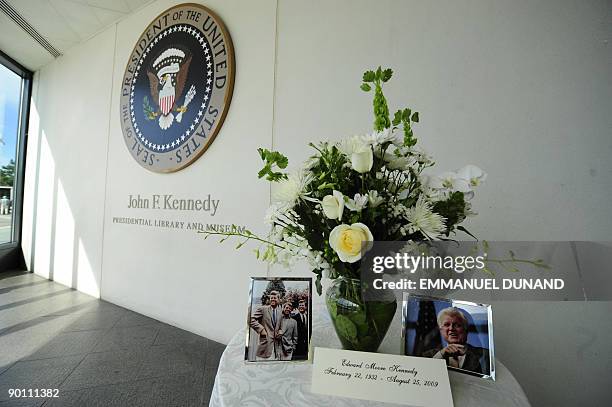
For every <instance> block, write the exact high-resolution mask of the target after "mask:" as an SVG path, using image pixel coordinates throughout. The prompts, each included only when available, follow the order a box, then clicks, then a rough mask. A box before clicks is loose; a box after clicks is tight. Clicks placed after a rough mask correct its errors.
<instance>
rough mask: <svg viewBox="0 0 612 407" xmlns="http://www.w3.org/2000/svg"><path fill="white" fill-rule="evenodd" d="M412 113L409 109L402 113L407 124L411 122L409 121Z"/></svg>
mask: <svg viewBox="0 0 612 407" xmlns="http://www.w3.org/2000/svg"><path fill="white" fill-rule="evenodd" d="M410 113H411V110H410V109H408V108H405V109H404V110H403V111H402V119H403V120H404V121H405V122H407V121H409V120H410Z"/></svg>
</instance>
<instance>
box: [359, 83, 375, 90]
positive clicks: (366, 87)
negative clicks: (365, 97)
mask: <svg viewBox="0 0 612 407" xmlns="http://www.w3.org/2000/svg"><path fill="white" fill-rule="evenodd" d="M361 90H362V91H364V92H369V91H371V90H372V87H371V86H370V85H368V84H367V83H362V84H361Z"/></svg>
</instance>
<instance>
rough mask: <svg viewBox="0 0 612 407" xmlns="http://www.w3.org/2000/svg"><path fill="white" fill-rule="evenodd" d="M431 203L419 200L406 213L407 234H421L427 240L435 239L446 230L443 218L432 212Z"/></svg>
mask: <svg viewBox="0 0 612 407" xmlns="http://www.w3.org/2000/svg"><path fill="white" fill-rule="evenodd" d="M431 209H432V207H431V202H428V201H426V200H424V199H423V197H421V198H419V200H418V201H417V203H416V204H415V205H414V206H413V207H412V208H408V210H407V211H406V214H405V216H406V219H407V220H408V233H415V232H421V233H422V234H423V235H424V236H425V237H426V238H428V239H437V238H438V237H440V236H441V234H442V232H444V231H445V230H446V226H445V224H444V223H445V222H446V219H444V217H443V216H441V215H439V214H437V213H434V212H432V210H431Z"/></svg>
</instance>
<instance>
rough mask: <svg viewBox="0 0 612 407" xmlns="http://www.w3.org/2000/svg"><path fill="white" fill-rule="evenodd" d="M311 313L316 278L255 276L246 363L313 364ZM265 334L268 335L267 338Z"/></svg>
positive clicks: (246, 338) (245, 351)
mask: <svg viewBox="0 0 612 407" xmlns="http://www.w3.org/2000/svg"><path fill="white" fill-rule="evenodd" d="M272 291H277V292H278V294H279V295H276V296H275V295H270V293H271V292H272ZM273 297H276V299H275V300H274V299H273ZM272 301H274V302H276V305H275V306H272ZM302 302H303V304H301V303H302ZM287 304H291V311H290V312H291V314H290V315H289V317H287V316H286V311H287V309H288V308H287ZM302 305H305V306H306V307H305V308H306V310H305V312H304V313H301V311H300V306H302ZM273 310H274V311H273ZM311 310H312V278H309V277H273V278H271V277H251V281H250V284H249V300H248V307H247V319H246V334H245V350H244V361H245V363H249V364H251V363H283V362H295V363H303V362H310V361H312V352H311V338H312V315H311ZM302 321H305V323H304V322H302ZM262 332H265V333H264V336H263V338H262V334H261V333H262ZM289 349H292V352H289Z"/></svg>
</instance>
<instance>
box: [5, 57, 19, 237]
mask: <svg viewBox="0 0 612 407" xmlns="http://www.w3.org/2000/svg"><path fill="white" fill-rule="evenodd" d="M23 82H24V81H23V79H22V77H21V76H19V75H17V74H16V73H14V72H13V71H12V70H10V69H8V68H7V67H5V66H4V65H2V64H0V244H2V243H8V242H13V241H14V240H15V236H14V230H15V227H14V220H15V217H14V216H13V214H14V212H15V211H14V203H15V192H16V190H17V188H16V187H15V178H16V177H15V162H16V161H17V151H18V150H17V149H18V145H19V131H20V123H21V116H20V112H21V107H22V100H21V96H22V92H23Z"/></svg>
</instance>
